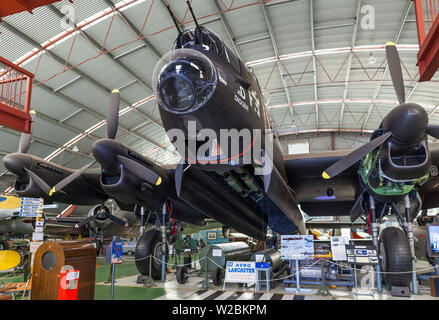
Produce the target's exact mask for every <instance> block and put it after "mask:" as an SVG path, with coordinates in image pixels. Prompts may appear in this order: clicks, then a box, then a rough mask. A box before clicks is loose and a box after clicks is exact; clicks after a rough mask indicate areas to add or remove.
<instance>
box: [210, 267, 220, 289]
mask: <svg viewBox="0 0 439 320" xmlns="http://www.w3.org/2000/svg"><path fill="white" fill-rule="evenodd" d="M212 281H213V284H214V285H216V286H220V285H221V284H222V283H223V271H222V270H221V269H220V268H216V269H215V271H214V272H213V275H212Z"/></svg>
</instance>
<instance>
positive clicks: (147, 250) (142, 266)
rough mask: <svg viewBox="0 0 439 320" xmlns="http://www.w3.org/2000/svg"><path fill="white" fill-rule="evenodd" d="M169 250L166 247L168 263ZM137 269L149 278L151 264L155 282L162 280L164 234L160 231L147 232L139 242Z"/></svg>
mask: <svg viewBox="0 0 439 320" xmlns="http://www.w3.org/2000/svg"><path fill="white" fill-rule="evenodd" d="M168 255H169V249H168V247H166V262H167V261H168ZM135 259H136V267H137V270H138V271H139V272H140V274H141V275H143V276H149V269H150V264H151V277H152V278H153V279H154V280H158V279H160V278H161V272H162V269H161V268H162V262H161V259H162V234H161V232H160V231H159V230H150V231H148V232H145V233H144V234H143V235H142V236H141V237H140V239H139V241H137V245H136V255H135Z"/></svg>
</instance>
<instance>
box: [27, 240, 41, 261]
mask: <svg viewBox="0 0 439 320" xmlns="http://www.w3.org/2000/svg"><path fill="white" fill-rule="evenodd" d="M42 244H43V242H31V243H29V251H30V253H31V257H32V258H31V263H30V265H31V266H33V265H34V257H35V252H37V250H38V248H39V247H40V246H41V245H42Z"/></svg>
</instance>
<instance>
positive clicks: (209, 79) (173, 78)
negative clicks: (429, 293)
mask: <svg viewBox="0 0 439 320" xmlns="http://www.w3.org/2000/svg"><path fill="white" fill-rule="evenodd" d="M189 8H190V11H191V14H192V15H193V12H192V8H191V7H190V5H189ZM168 9H169V7H168ZM169 11H170V13H171V16H172V17H173V19H174V22H175V25H176V29H177V31H178V36H177V38H176V40H175V42H174V45H173V48H172V50H171V51H170V52H169V53H167V54H166V55H165V56H164V57H163V58H162V59H161V60H160V61H159V62H158V64H157V65H156V68H155V70H154V74H153V82H154V87H155V91H156V92H155V94H156V99H157V101H158V105H159V110H160V116H161V119H162V122H163V125H164V128H165V130H166V131H167V134H168V136H169V138H170V140H171V142H172V143H173V145H174V146H175V147H176V149H177V151H178V152H179V153H180V155H181V161H180V163H179V164H178V165H177V166H176V167H173V168H172V167H167V168H162V167H160V166H158V165H157V164H154V163H152V162H151V161H149V160H147V159H145V158H144V157H142V156H141V155H139V153H137V152H135V151H134V150H132V149H131V148H130V147H128V146H125V145H123V144H121V143H119V142H117V141H115V140H114V138H115V136H116V130H117V127H118V123H117V121H118V116H119V112H118V110H119V108H118V99H119V98H118V92H113V94H112V103H111V104H110V108H109V109H108V115H107V125H108V127H107V138H108V139H104V140H100V141H97V142H96V143H95V145H94V148H93V154H94V156H95V158H96V160H97V161H98V162H99V163H100V165H101V172H100V174H99V176H98V177H96V176H93V177H94V179H93V181H86V179H85V176H86V175H87V172H86V170H87V168H88V166H86V167H84V168H83V169H81V170H78V171H77V172H75V173H73V174H72V175H70V176H68V177H66V175H67V174H68V172H67V170H65V169H63V170H62V174H63V177H60V176H57V175H56V171H53V172H54V173H53V174H52V175H51V176H50V175H49V176H47V177H45V179H44V180H46V179H47V180H46V181H48V182H49V183H52V185H54V184H57V186H55V187H54V188H50V187H48V186H46V185H45V184H42V183H41V182H40V183H39V184H38V190H39V189H42V190H43V192H44V193H46V194H53V195H54V197H55V196H57V197H60V198H61V197H62V196H64V197H65V194H64V193H66V194H67V195H69V194H70V192H71V191H73V189H74V187H75V186H77V184H78V183H85V182H87V188H89V189H90V188H91V189H92V190H93V191H90V192H94V193H96V200H97V199H98V198H102V199H104V198H105V199H106V198H107V197H111V198H115V199H116V201H117V202H118V204H119V205H120V206H121V207H124V206H125V207H127V206H128V207H130V206H131V207H133V206H134V205H136V207H137V208H139V207H143V208H149V209H154V210H156V211H158V210H160V209H161V210H162V212H163V213H165V214H166V216H167V219H168V221H172V219H173V217H174V216H175V217H178V215H180V217H183V216H185V217H186V218H187V219H188V220H192V221H195V222H196V221H201V219H202V218H203V217H209V218H212V219H214V220H216V221H219V222H221V223H222V224H223V225H225V226H227V227H230V228H233V229H235V230H237V231H238V232H241V233H244V234H247V235H249V236H251V237H254V238H256V239H264V238H265V235H266V231H267V228H268V227H269V228H270V229H271V230H272V231H274V232H276V233H278V234H292V233H301V234H305V233H306V228H305V221H304V218H303V215H302V213H301V211H300V210H299V204H300V206H301V209H302V210H303V211H304V212H306V213H307V214H308V215H309V216H311V217H312V216H322V215H328V216H340V215H346V216H348V215H351V216H352V217H355V216H356V217H357V218H358V217H359V216H363V215H365V216H366V217H368V218H367V219H365V221H366V223H368V224H373V223H375V222H376V221H377V220H379V219H380V218H382V217H383V216H384V215H388V214H392V213H393V214H396V215H397V216H398V214H399V212H400V211H401V210H397V208H401V206H402V207H403V208H404V207H405V209H406V213H407V214H406V219H407V221H406V222H407V224H406V225H404V224H403V220H402V218H401V217H400V218H401V219H400V221H401V226H402V230H404V232H402V231H401V232H399V231H395V230H390V232H387V231H385V230H383V232H382V233H381V239H380V242H379V243H378V239H377V236H378V235H377V232H376V228H375V227H374V228H373V230H374V233H373V237H374V242H375V243H376V244H377V246H378V248H379V250H380V255H381V263H382V267H383V269H384V270H385V271H388V270H397V271H402V272H406V273H404V274H405V275H407V274H408V273H407V271H410V270H411V268H412V255H413V254H412V253H411V252H412V251H411V247H410V245H409V241H408V238H409V237H410V236H411V231H410V225H411V223H412V221H413V219H414V217H415V216H416V215H417V213H418V211H419V209H420V208H421V207H422V209H428V208H433V207H438V206H439V197H438V196H437V193H438V191H439V189H438V185H439V184H438V182H439V180H438V179H439V178H437V177H436V175H435V173H436V174H437V167H436V166H437V165H438V164H439V152H436V151H439V149H434V148H433V147H432V146H430V148H429V145H428V143H427V139H426V134H429V135H433V136H435V137H437V136H439V134H438V131H439V130H438V129H437V127H434V126H428V118H426V117H425V110H424V109H423V108H422V107H420V106H419V105H416V104H404V99H403V95H404V94H403V90H402V91H401V87H402V89H403V88H404V86H403V81H402V76H401V77H399V76H396V74H397V73H398V71H396V72H395V71H394V70H397V68H396V66H397V65H398V64H399V57H397V55H395V52H396V50H393V49H390V50H388V52H390V54H388V59H389V57H390V59H389V64H390V65H391V71H392V72H391V74H392V79H393V81H394V86H395V88H396V89H397V93H398V97H399V99H400V102H401V103H402V104H401V106H398V107H397V108H395V110H394V111H392V112H391V113H389V115H388V116H386V118H385V119H384V121H383V124H382V126H381V127H380V128H379V129H378V130H377V131H376V132H375V133H374V134H373V136H372V138H373V139H372V141H371V142H370V143H368V144H366V145H365V147H362V148H360V149H359V150H356V151H354V152H353V153H351V154H349V152H329V153H325V154H310V155H299V156H295V155H292V156H283V154H282V152H281V148H280V144H279V139H278V137H277V136H276V135H275V134H273V130H272V128H271V125H270V121H269V119H268V116H267V112H266V107H265V104H264V99H263V96H262V92H261V89H260V86H259V84H258V81H257V79H256V77H255V75H254V74H253V73H252V72H251V70H249V69H248V68H247V67H246V65H245V64H244V63H243V62H242V61H240V60H239V59H238V58H237V57H236V56H235V54H234V53H233V52H232V51H231V50H230V49H229V48H228V47H227V46H226V45H225V44H224V42H223V41H222V40H221V39H220V38H219V37H218V36H217V35H216V34H215V33H214V32H212V31H211V30H209V29H207V28H205V27H203V26H200V25H199V24H198V22H197V20H196V18H195V17H194V22H195V27H194V28H190V29H186V30H181V28H180V26H179V24H178V23H177V22H176V20H175V18H174V16H173V14H172V12H171V10H169ZM395 68H396V69H395ZM399 69H400V67H399ZM402 122H403V123H404V125H401V123H402ZM399 126H400V127H401V128H403V131H405V133H404V132H401V130H399V129H398V127H399ZM405 128H414V129H415V130H414V131H413V135H411V134H408V132H409V131H408V130H406V129H405ZM225 132H226V134H224V133H225ZM377 148H379V150H381V151H380V152H378V153H376V152H375V151H374V150H376V149H377ZM435 150H436V151H435ZM370 154H371V155H370ZM377 157H378V158H377ZM377 159H378V160H377ZM5 160H6V163H7V164H8V166H7V168H8V169H9V170H11V171H12V172H13V173H15V174H17V176H18V177H19V181H21V183H18V184H16V187H18V189H19V190H20V189H24V190H27V189H29V188H30V187H31V186H35V185H36V184H37V183H38V182H37V181H39V179H37V178H36V177H35V176H34V175H32V174H31V173H30V172H32V171H30V170H29V169H28V170H23V165H24V164H25V162H24V161H23V160H21V159H20V157H19V156H15V157H14V159H12V158H7V157H5ZM333 165H334V166H335V169H336V170H335V169H333V168H334V167H332V166H333ZM36 168H38V161H35V163H34V165H33V166H32V169H33V170H36ZM327 168H329V169H327ZM331 168H332V169H331ZM55 169H59V168H57V167H55ZM41 170H42V169H41ZM366 171H367V172H366ZM322 172H325V173H324V174H323V177H322ZM53 176H56V177H57V178H56V179H55V178H53ZM63 178H65V179H63ZM328 178H331V179H328ZM49 179H52V180H50V181H49ZM29 181H32V182H33V183H29ZM26 182H27V184H26ZM23 183H24V185H25V186H26V188H24V187H21V184H23ZM386 186H387V187H388V188H387V189H386V188H385V187H386ZM392 186H393V187H394V188H398V190H399V191H398V192H396V193H392V190H391V189H392ZM377 188H378V189H377ZM387 191H388V192H390V193H391V195H392V197H385V198H380V197H379V196H378V194H379V193H380V192H387ZM359 199H360V200H359ZM54 201H58V200H56V199H54ZM353 208H354V209H353ZM375 208H379V210H376V209H375ZM383 208H384V209H383ZM389 208H390V209H389ZM395 208H396V209H395ZM376 211H377V212H378V213H376ZM352 212H353V213H352ZM399 216H400V215H399ZM188 222H190V221H188ZM161 241H162V239H161V237H160V235H159V233H158V231H157V230H151V231H148V232H145V233H144V234H143V236H142V237H141V238H140V240H139V242H138V244H137V249H136V251H137V252H136V258H137V262H136V264H137V267H138V269H139V271H140V272H141V273H142V274H144V275H146V274H148V260H147V257H149V256H150V254H152V255H154V256H156V257H157V258H159V256H160V254H161V253H162V252H164V251H165V250H166V249H165V246H162V245H161ZM160 247H161V248H162V250H160ZM401 252H402V253H403V254H400V255H398V253H401ZM152 273H153V277H156V276H157V275H158V274H159V266H156V265H155V264H153V270H152ZM405 275H401V276H395V277H387V278H386V279H385V280H386V281H388V284H389V285H407V284H408V283H407V282H408V281H409V280H408V278H407V276H405Z"/></svg>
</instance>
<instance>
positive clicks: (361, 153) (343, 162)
mask: <svg viewBox="0 0 439 320" xmlns="http://www.w3.org/2000/svg"><path fill="white" fill-rule="evenodd" d="M391 136H392V133H391V132H386V133H385V134H383V135H381V136H379V137H378V138H375V139H373V140H372V141H370V142H368V143H366V144H365V145H363V146H361V147H360V148H358V149H356V150H354V151H352V152H351V153H349V154H348V155H347V156H345V157H343V158H341V159H340V160H338V161H337V162H335V163H334V164H333V165H332V166H330V167H329V168H328V169H326V170H325V171H324V172H323V173H322V177H323V178H324V179H331V178H333V177H335V176H336V175H337V174H339V173H340V172H343V171H344V170H346V169H348V168H349V167H351V166H352V165H354V164H355V163H356V162H358V161H360V160H361V159H362V158H363V157H365V156H366V155H367V154H368V153H370V152H372V151H373V150H375V149H376V148H378V147H379V146H380V145H382V144H383V143H384V142H385V141H386V140H387V139H389V138H390V137H391Z"/></svg>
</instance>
